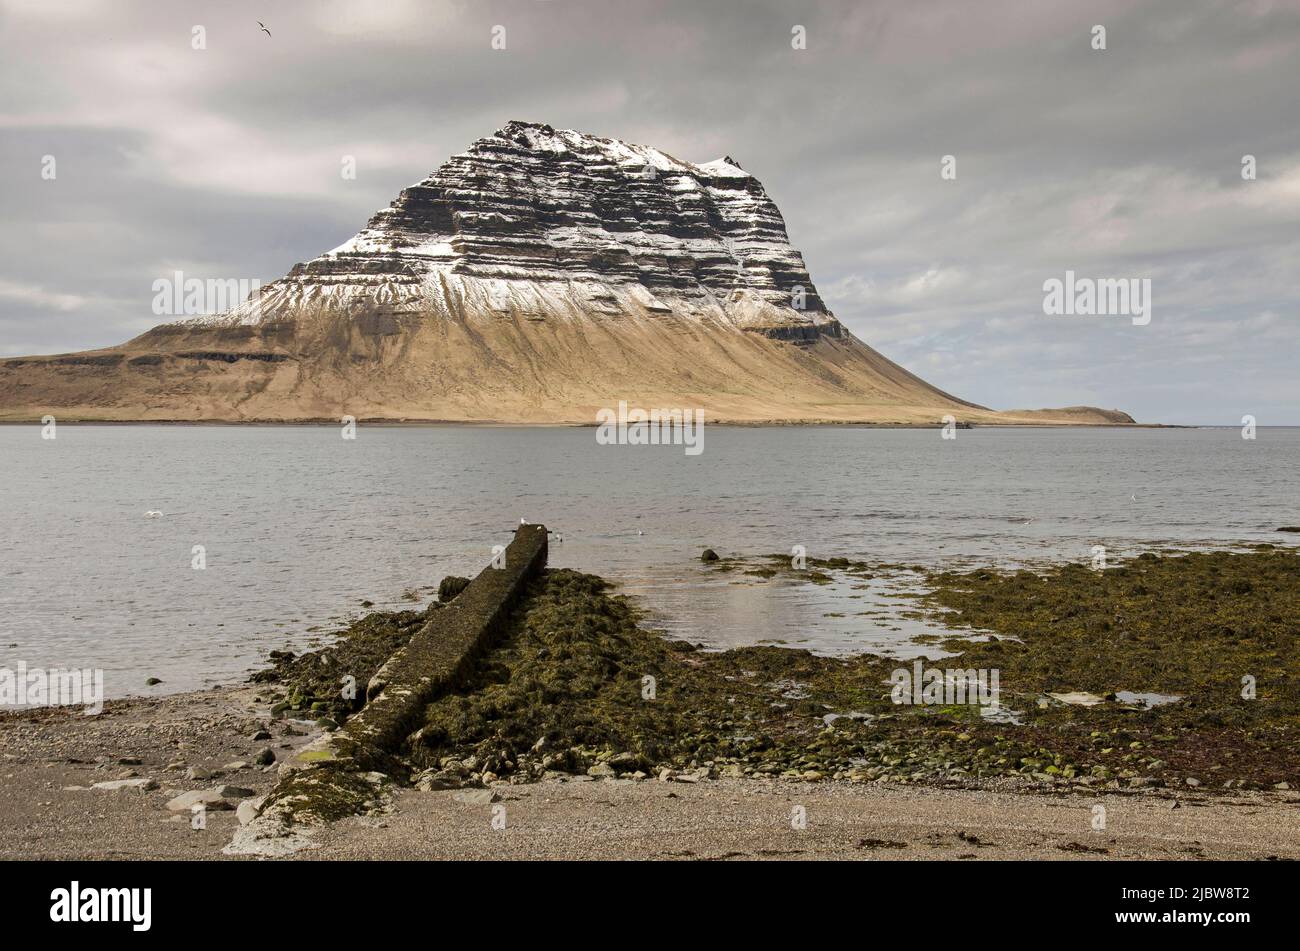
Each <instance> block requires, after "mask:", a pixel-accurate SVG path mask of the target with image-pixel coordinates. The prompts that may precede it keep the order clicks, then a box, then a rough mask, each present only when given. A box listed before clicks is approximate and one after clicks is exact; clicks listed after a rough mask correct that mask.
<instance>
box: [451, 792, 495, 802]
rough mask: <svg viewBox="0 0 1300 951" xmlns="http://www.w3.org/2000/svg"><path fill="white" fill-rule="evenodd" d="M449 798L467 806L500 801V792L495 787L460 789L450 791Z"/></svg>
mask: <svg viewBox="0 0 1300 951" xmlns="http://www.w3.org/2000/svg"><path fill="white" fill-rule="evenodd" d="M451 798H452V799H454V800H456V801H457V802H463V803H465V804H466V805H469V806H486V805H490V804H491V803H494V802H500V801H501V794H500V793H498V792H497V791H496V790H495V789H462V790H460V791H459V792H454V793H452V794H451Z"/></svg>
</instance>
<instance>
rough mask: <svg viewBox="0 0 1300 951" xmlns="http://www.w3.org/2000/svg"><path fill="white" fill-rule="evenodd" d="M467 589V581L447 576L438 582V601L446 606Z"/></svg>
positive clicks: (458, 577) (466, 579) (455, 576)
mask: <svg viewBox="0 0 1300 951" xmlns="http://www.w3.org/2000/svg"><path fill="white" fill-rule="evenodd" d="M467 587H469V579H468V578H461V577H460V576H458V575H448V576H447V577H445V578H443V579H442V581H440V582H438V601H439V602H440V603H442V604H446V603H447V602H448V601H450V600H451V599H452V598H454V597H456V595H458V594H460V593H461V592H462V591H464V590H465V589H466V588H467Z"/></svg>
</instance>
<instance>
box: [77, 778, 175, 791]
mask: <svg viewBox="0 0 1300 951" xmlns="http://www.w3.org/2000/svg"><path fill="white" fill-rule="evenodd" d="M90 788H91V789H109V790H118V789H139V790H142V791H146V792H147V791H148V790H151V789H157V788H158V783H156V782H155V781H154V780H152V779H149V778H147V777H145V778H140V779H110V780H107V781H106V782H102V783H95V784H94V785H93V786H91V787H90Z"/></svg>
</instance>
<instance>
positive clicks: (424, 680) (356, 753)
mask: <svg viewBox="0 0 1300 951" xmlns="http://www.w3.org/2000/svg"><path fill="white" fill-rule="evenodd" d="M546 555H547V544H546V527H545V526H543V525H521V526H520V527H519V528H518V529H517V530H516V531H515V538H514V541H512V542H511V543H510V544H509V545H508V546H507V547H506V551H505V558H504V563H503V564H502V566H501V567H493V566H492V565H489V566H488V567H487V568H484V569H483V571H481V572H480V573H479V575H478V577H477V578H475V579H474V580H473V581H471V582H470V584H469V586H468V587H467V588H465V590H464V591H462V592H461V593H460V594H459V595H457V596H456V598H455V600H453V601H452V602H451V603H450V604H449V605H447V607H445V608H443V609H442V610H440V611H435V612H433V614H432V615H431V616H430V619H429V621H428V623H426V624H425V625H424V626H423V627H422V628H420V630H419V631H417V632H416V633H415V635H414V636H413V637H412V638H411V640H410V641H409V642H408V643H407V644H406V646H404V647H402V648H401V649H399V650H398V651H397V652H396V653H394V654H393V656H392V657H390V658H389V659H388V661H387V662H386V663H385V664H384V666H383V667H381V668H380V669H379V671H378V672H377V673H376V674H375V676H374V677H372V678H371V680H370V683H369V684H368V685H367V687H366V705H365V706H364V707H363V708H362V709H361V710H360V711H359V712H358V713H356V714H354V715H353V716H352V717H350V718H349V719H348V721H347V722H346V723H345V724H344V725H343V727H342V728H341V729H339V730H338V731H336V732H334V733H330V734H326V735H325V736H324V737H322V738H321V739H320V740H319V741H318V742H317V743H313V744H311V745H310V746H308V747H306V748H305V749H303V751H302V752H301V753H299V754H298V756H297V757H295V762H293V763H292V764H291V765H295V766H302V765H311V764H313V763H323V762H341V761H349V762H350V768H355V769H381V768H382V765H383V763H382V760H383V757H384V754H386V753H388V752H391V751H392V750H394V749H396V748H397V746H398V745H399V744H400V743H401V741H402V740H403V739H405V737H406V736H407V735H408V734H409V733H411V731H412V730H414V729H416V728H417V727H418V726H419V721H420V719H421V717H422V716H423V714H424V709H425V707H426V706H428V704H429V702H430V701H431V700H433V699H434V698H435V697H437V696H438V695H439V694H440V693H441V692H443V691H445V690H447V689H449V688H451V687H453V686H454V685H455V684H456V683H458V682H460V681H461V680H462V679H463V678H464V677H465V676H466V675H467V674H468V673H469V671H470V670H471V669H472V667H473V664H474V662H475V660H476V659H477V658H478V657H479V656H480V655H481V654H482V653H483V652H484V651H485V650H486V649H488V648H489V647H491V646H492V644H493V643H494V642H495V641H496V639H497V637H499V636H500V634H501V632H502V630H503V628H504V625H505V622H506V620H507V618H508V617H509V616H510V612H511V610H512V609H513V608H514V606H515V605H516V604H517V603H518V601H519V598H520V596H521V595H522V594H523V592H524V589H525V588H526V586H527V584H528V582H529V581H530V580H531V579H532V578H533V577H534V576H536V575H537V573H538V572H540V571H541V570H542V569H543V568H544V567H545V566H546Z"/></svg>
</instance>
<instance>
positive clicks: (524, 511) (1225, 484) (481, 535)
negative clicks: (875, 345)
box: [0, 425, 1300, 695]
mask: <svg viewBox="0 0 1300 951" xmlns="http://www.w3.org/2000/svg"><path fill="white" fill-rule="evenodd" d="M148 511H160V512H162V513H163V514H162V516H161V517H153V518H147V517H145V513H146V512H148ZM0 516H2V517H3V525H4V536H3V545H0V612H2V613H0V666H11V667H12V666H14V665H16V664H17V662H18V661H20V660H21V661H25V662H26V663H27V664H28V666H29V667H30V666H37V665H39V666H46V667H52V666H64V667H67V666H78V667H99V668H103V669H104V670H105V678H106V692H107V693H108V694H109V695H124V694H139V693H150V692H155V691H168V690H183V689H192V688H196V687H199V686H203V685H206V684H210V683H216V682H230V681H233V680H236V679H238V678H240V677H242V676H243V675H244V673H246V672H247V671H248V670H249V669H250V668H252V667H255V666H257V665H258V664H259V662H260V661H261V660H262V659H263V658H264V657H265V655H266V652H267V651H268V650H271V649H274V648H281V647H285V646H286V645H287V646H290V647H294V648H300V647H302V646H304V645H307V644H309V643H311V642H312V641H313V640H315V639H317V638H318V637H319V636H320V635H322V634H323V633H326V632H328V631H330V630H335V629H337V627H338V626H339V624H340V622H341V621H342V620H344V619H345V618H347V617H351V616H355V615H357V614H359V613H363V611H362V608H361V605H360V602H361V601H362V600H371V601H373V602H375V605H376V606H377V607H403V606H410V602H409V601H406V600H404V599H403V594H404V593H405V592H407V591H411V590H414V591H416V592H417V593H418V594H419V596H420V597H421V598H422V599H427V598H428V596H429V594H428V589H429V588H430V587H431V586H436V584H437V582H438V580H439V579H440V578H442V577H443V576H444V575H447V574H461V575H472V574H474V573H476V572H477V571H478V570H479V569H480V568H482V567H483V566H484V565H485V564H486V563H487V562H488V561H489V560H490V558H491V549H492V546H493V545H496V544H504V543H506V542H508V541H509V539H510V537H511V533H512V526H514V525H517V524H518V523H519V520H520V518H527V519H528V520H529V521H539V522H544V523H545V524H546V525H547V526H549V527H550V528H551V529H553V530H555V531H557V532H560V533H561V534H562V535H563V539H564V540H563V542H562V543H553V545H552V548H551V564H552V565H555V566H567V567H573V568H579V569H583V570H587V571H592V572H597V573H599V574H602V575H604V576H606V577H608V578H610V579H612V580H614V581H617V582H618V583H619V584H620V585H621V587H622V589H623V590H624V591H625V592H627V593H630V594H632V595H635V596H637V597H638V598H640V599H641V602H642V604H643V605H644V606H645V607H646V608H647V609H648V610H649V611H650V612H651V614H652V616H653V618H654V621H655V622H656V623H657V624H658V626H660V627H663V628H665V629H666V630H668V631H669V632H670V633H671V634H673V635H675V636H681V637H688V638H690V639H691V640H693V641H701V642H704V643H707V644H710V645H715V646H730V645H738V644H752V643H760V642H782V643H787V644H792V645H800V646H808V647H812V648H814V649H818V650H823V651H831V652H842V651H853V650H864V649H873V650H884V649H892V650H894V651H895V652H896V653H899V654H900V655H902V654H905V653H906V652H907V651H906V641H907V637H908V636H910V635H911V634H913V633H916V631H917V626H916V622H914V621H913V622H905V621H901V620H899V619H898V617H897V613H898V609H899V607H900V605H905V603H906V602H905V601H901V600H899V599H898V598H897V597H896V595H897V593H898V592H897V590H896V588H895V587H894V586H893V583H892V582H879V583H877V582H872V583H870V584H863V583H861V582H856V583H844V584H836V585H830V586H825V587H822V586H817V585H812V584H807V583H799V582H795V581H791V580H788V579H780V578H778V579H774V580H770V581H765V580H762V579H757V578H746V577H743V576H740V577H737V576H735V575H724V574H719V573H717V572H714V571H711V570H710V569H707V568H706V567H704V566H703V565H701V563H700V562H699V560H698V559H699V553H700V551H701V550H702V549H703V548H704V547H705V546H709V547H713V548H715V549H717V550H718V551H719V552H720V553H722V554H732V553H736V554H746V555H762V554H767V553H770V552H788V551H790V549H791V547H792V546H794V545H803V546H805V547H806V549H807V551H808V554H809V555H810V556H813V557H833V556H837V555H843V556H849V557H855V558H863V559H868V560H873V561H874V560H883V561H890V562H903V563H909V564H920V565H940V564H948V563H956V564H988V565H995V566H1009V565H1015V564H1023V563H1041V562H1047V561H1057V560H1077V561H1085V562H1086V561H1088V560H1089V559H1090V557H1091V548H1092V546H1093V545H1099V544H1100V545H1105V546H1107V549H1108V552H1109V556H1110V558H1111V559H1112V560H1115V559H1120V558H1123V557H1125V556H1127V555H1132V554H1136V553H1137V552H1139V551H1141V550H1143V549H1146V548H1149V547H1155V546H1161V545H1175V546H1188V547H1199V546H1218V545H1234V544H1240V543H1246V542H1254V541H1269V542H1274V543H1281V544H1294V543H1295V541H1296V540H1297V537H1296V536H1291V535H1286V534H1279V533H1277V532H1276V531H1275V530H1276V528H1277V527H1278V526H1281V525H1295V524H1300V429H1261V430H1259V433H1258V438H1257V439H1255V440H1254V441H1247V440H1243V439H1242V438H1241V435H1240V433H1239V431H1238V430H1236V429H1201V430H1086V429H1074V430H1053V429H1032V430H1030V429H975V430H969V431H960V432H959V433H958V434H957V439H955V440H952V441H944V440H942V439H940V436H939V433H938V431H936V430H876V429H855V428H847V427H821V428H819V427H807V428H803V427H782V428H729V427H709V428H708V429H707V430H706V431H705V441H704V452H703V453H702V454H701V455H699V456H687V455H686V454H685V453H684V452H683V451H682V449H681V448H680V447H671V446H655V447H651V446H599V445H597V444H596V441H595V431H594V430H593V429H524V428H500V427H492V428H487V427H484V428H477V427H391V428H385V427H370V428H367V427H362V428H361V430H360V432H359V433H358V436H357V438H356V440H355V441H345V440H343V439H342V438H341V436H340V431H339V429H337V428H332V427H276V428H271V427H265V428H263V427H217V426H67V425H65V426H61V427H60V428H59V430H58V437H57V439H54V440H43V439H42V438H41V431H40V428H39V427H26V426H22V427H18V426H5V427H0ZM195 545H202V546H204V548H205V550H206V560H207V567H206V569H205V570H202V571H199V570H194V569H193V568H192V567H191V562H192V557H193V556H192V550H193V546H195ZM11 645H16V646H11ZM150 676H155V677H159V678H161V679H162V680H163V681H164V683H163V684H162V685H161V686H158V687H154V688H146V687H145V683H144V681H145V679H146V678H147V677H150Z"/></svg>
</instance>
